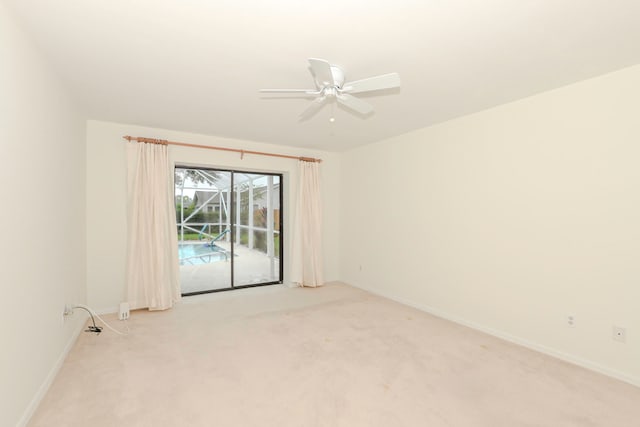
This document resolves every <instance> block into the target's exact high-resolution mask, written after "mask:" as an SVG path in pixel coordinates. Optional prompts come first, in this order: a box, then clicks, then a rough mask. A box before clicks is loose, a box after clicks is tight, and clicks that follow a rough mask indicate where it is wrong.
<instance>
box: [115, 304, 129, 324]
mask: <svg viewBox="0 0 640 427" xmlns="http://www.w3.org/2000/svg"><path fill="white" fill-rule="evenodd" d="M118 319H120V320H127V319H129V303H128V302H121V303H120V309H119V310H118Z"/></svg>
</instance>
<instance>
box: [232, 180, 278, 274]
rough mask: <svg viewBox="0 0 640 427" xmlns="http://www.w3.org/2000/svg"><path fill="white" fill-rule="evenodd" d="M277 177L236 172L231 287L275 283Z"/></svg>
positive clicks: (276, 269) (276, 272)
mask: <svg viewBox="0 0 640 427" xmlns="http://www.w3.org/2000/svg"><path fill="white" fill-rule="evenodd" d="M280 184H281V177H280V176H279V175H269V174H254V173H240V172H238V173H236V174H235V175H234V194H236V226H235V229H236V236H239V239H237V240H236V244H235V245H234V254H235V255H236V256H235V257H234V274H233V275H234V285H235V286H251V285H256V284H262V283H265V284H266V283H279V282H281V275H280V267H281V266H280V260H281V256H280V245H279V244H277V245H276V241H279V236H280V232H281V227H280V221H281V206H280V200H281V195H280Z"/></svg>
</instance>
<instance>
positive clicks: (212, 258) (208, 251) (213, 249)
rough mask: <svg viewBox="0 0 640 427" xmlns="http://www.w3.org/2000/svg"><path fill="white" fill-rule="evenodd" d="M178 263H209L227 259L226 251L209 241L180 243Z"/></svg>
mask: <svg viewBox="0 0 640 427" xmlns="http://www.w3.org/2000/svg"><path fill="white" fill-rule="evenodd" d="M178 258H180V265H199V264H209V263H211V262H217V261H222V260H226V259H227V251H225V250H224V249H222V248H221V247H220V246H218V245H210V244H209V243H181V244H179V245H178Z"/></svg>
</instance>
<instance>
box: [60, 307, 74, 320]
mask: <svg viewBox="0 0 640 427" xmlns="http://www.w3.org/2000/svg"><path fill="white" fill-rule="evenodd" d="M72 314H73V306H71V305H69V304H65V306H64V312H63V313H62V316H64V317H66V316H71V315H72Z"/></svg>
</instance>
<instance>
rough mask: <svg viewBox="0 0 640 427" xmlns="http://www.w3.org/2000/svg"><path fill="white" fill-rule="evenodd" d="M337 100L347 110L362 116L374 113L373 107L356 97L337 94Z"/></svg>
mask: <svg viewBox="0 0 640 427" xmlns="http://www.w3.org/2000/svg"><path fill="white" fill-rule="evenodd" d="M336 98H337V99H338V102H339V103H341V104H342V105H344V106H345V107H347V108H351V109H352V110H355V111H357V112H358V113H360V114H369V113H370V112H372V111H373V106H372V105H371V104H369V103H367V102H364V101H362V100H360V99H358V98H356V97H355V96H351V95H349V94H348V93H342V94H337V95H336Z"/></svg>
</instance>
